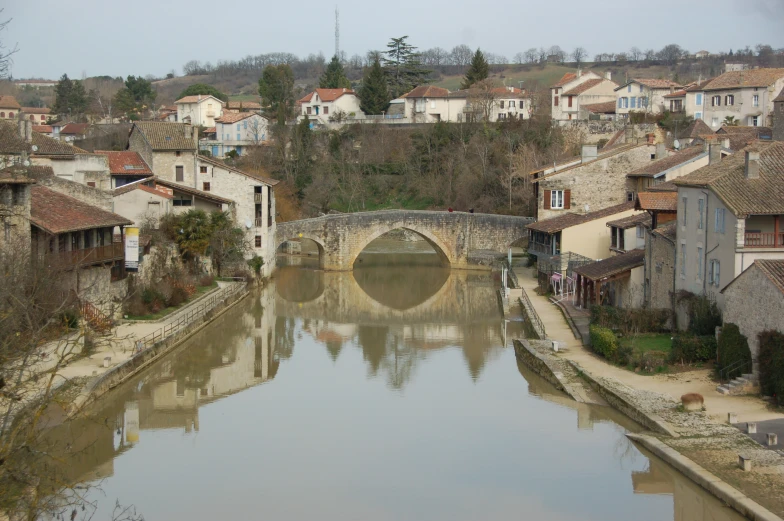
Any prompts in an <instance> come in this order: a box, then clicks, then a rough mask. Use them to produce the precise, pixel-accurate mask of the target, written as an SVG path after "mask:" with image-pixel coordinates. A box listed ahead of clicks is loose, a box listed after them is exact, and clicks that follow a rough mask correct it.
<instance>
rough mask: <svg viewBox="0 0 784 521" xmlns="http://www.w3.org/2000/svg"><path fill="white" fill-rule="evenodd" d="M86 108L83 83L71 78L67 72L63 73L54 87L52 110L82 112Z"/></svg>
mask: <svg viewBox="0 0 784 521" xmlns="http://www.w3.org/2000/svg"><path fill="white" fill-rule="evenodd" d="M86 109H87V93H86V92H85V90H84V85H83V84H82V82H81V81H79V80H72V79H70V78H69V77H68V75H67V74H63V75H62V77H61V78H60V81H58V82H57V85H55V87H54V106H53V107H52V112H54V113H55V114H70V115H74V116H75V115H77V114H82V113H84V111H85V110H86Z"/></svg>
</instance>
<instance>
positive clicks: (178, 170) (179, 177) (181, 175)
mask: <svg viewBox="0 0 784 521" xmlns="http://www.w3.org/2000/svg"><path fill="white" fill-rule="evenodd" d="M174 172H175V177H174V179H175V180H176V181H177V182H178V183H182V182H183V181H184V180H185V172H184V170H183V167H181V166H175V167H174Z"/></svg>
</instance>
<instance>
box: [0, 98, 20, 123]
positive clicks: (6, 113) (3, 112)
mask: <svg viewBox="0 0 784 521" xmlns="http://www.w3.org/2000/svg"><path fill="white" fill-rule="evenodd" d="M21 110H22V106H21V105H19V102H18V101H16V98H15V97H13V96H0V119H8V120H14V119H16V118H17V117H18V116H19V112H21Z"/></svg>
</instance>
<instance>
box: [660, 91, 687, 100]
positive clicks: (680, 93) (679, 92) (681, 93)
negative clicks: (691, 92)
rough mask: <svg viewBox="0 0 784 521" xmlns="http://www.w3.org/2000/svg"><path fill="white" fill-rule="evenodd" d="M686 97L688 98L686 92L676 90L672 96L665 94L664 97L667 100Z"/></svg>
mask: <svg viewBox="0 0 784 521" xmlns="http://www.w3.org/2000/svg"><path fill="white" fill-rule="evenodd" d="M684 96H686V91H685V90H676V91H675V92H673V93H672V94H665V95H664V97H665V98H683V97H684Z"/></svg>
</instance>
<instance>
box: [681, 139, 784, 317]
mask: <svg viewBox="0 0 784 521" xmlns="http://www.w3.org/2000/svg"><path fill="white" fill-rule="evenodd" d="M674 183H675V185H676V186H677V187H678V210H677V212H678V222H677V226H676V230H677V242H676V247H677V271H678V273H677V276H676V290H682V291H688V292H691V293H694V294H697V295H707V294H709V295H714V296H715V297H716V302H717V304H718V306H719V308H720V309H723V308H724V297H723V295H722V294H721V293H720V292H721V290H722V289H724V287H725V286H726V285H727V283H728V282H729V281H731V280H732V279H734V278H735V277H737V276H738V275H740V273H741V272H743V271H744V270H745V269H746V268H748V267H749V266H750V265H751V263H752V262H754V261H755V260H757V259H784V232H782V229H781V216H782V214H784V142H780V141H776V142H764V141H757V142H755V143H754V144H753V145H750V146H749V147H747V148H746V149H744V150H743V151H741V152H738V153H736V154H733V155H732V156H729V157H727V158H725V159H724V160H722V161H721V162H718V163H714V164H710V165H708V166H705V167H703V168H701V169H699V170H697V171H695V172H692V173H691V174H688V175H686V176H683V177H680V178H678V179H676V180H675V181H674Z"/></svg>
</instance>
